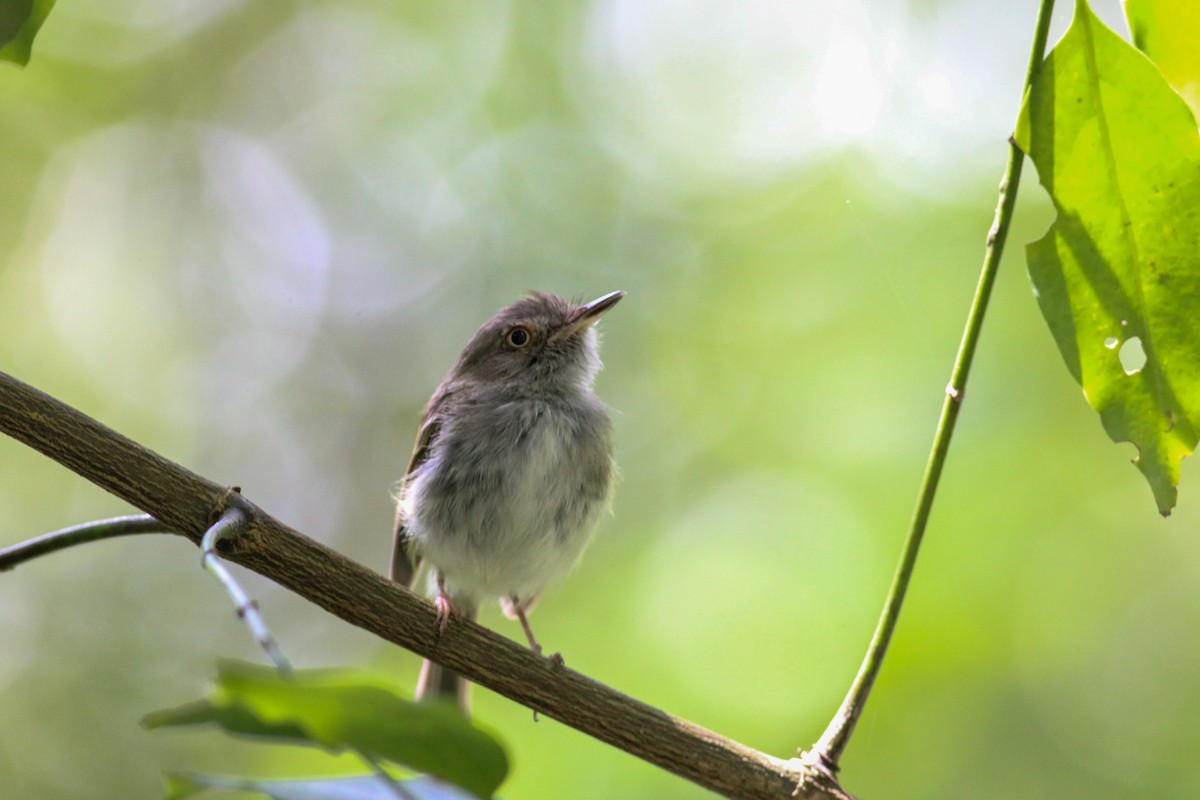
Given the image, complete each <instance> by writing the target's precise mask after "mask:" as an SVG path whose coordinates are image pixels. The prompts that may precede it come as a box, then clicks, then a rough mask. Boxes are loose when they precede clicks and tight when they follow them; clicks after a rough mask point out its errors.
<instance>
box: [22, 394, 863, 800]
mask: <svg viewBox="0 0 1200 800" xmlns="http://www.w3.org/2000/svg"><path fill="white" fill-rule="evenodd" d="M0 430H2V431H3V432H4V433H7V434H8V435H10V436H12V437H13V438H15V439H18V440H20V441H21V442H24V443H25V444H27V445H29V446H30V447H32V448H34V449H35V450H38V451H40V452H41V453H43V454H45V455H47V456H49V457H50V458H52V459H54V460H55V461H57V462H59V463H60V464H63V465H64V466H66V467H67V468H69V469H71V470H72V471H74V472H76V473H78V474H79V475H82V476H83V477H85V478H87V479H88V480H90V481H91V482H92V483H95V484H97V485H98V486H101V487H102V488H104V489H107V490H108V491H109V492H112V493H113V494H115V495H117V496H118V497H120V498H122V499H123V500H126V501H127V502H129V503H131V504H132V505H134V506H137V507H138V508H140V509H142V510H143V511H146V512H147V513H149V514H152V515H154V516H155V517H157V518H158V519H159V520H161V521H162V522H163V523H165V524H167V525H168V526H170V527H171V528H173V529H175V530H177V531H178V532H180V533H181V534H183V535H184V536H186V537H187V538H189V539H191V540H192V541H193V542H194V543H196V544H199V543H200V540H201V537H202V536H203V535H204V531H205V529H207V528H208V526H209V525H210V524H211V522H212V520H213V519H214V518H215V516H214V515H216V514H219V513H220V512H222V511H223V510H224V508H225V505H226V503H227V502H228V497H229V489H227V488H226V487H224V486H221V485H219V484H216V483H213V482H212V481H210V480H207V479H205V478H202V477H201V476H199V475H197V474H195V473H193V472H190V471H189V470H187V469H185V468H184V467H181V466H180V465H178V464H176V463H174V462H172V461H169V460H168V459H165V458H163V457H162V456H160V455H158V454H157V453H154V452H152V451H150V450H148V449H146V448H144V447H142V446H141V445H139V444H137V443H136V442H134V441H132V440H131V439H128V438H126V437H124V436H122V435H121V434H119V433H117V432H116V431H113V430H111V429H110V428H107V427H105V426H104V425H101V424H100V423H99V422H97V421H96V420H94V419H92V418H90V417H88V416H86V415H84V414H82V413H81V412H79V411H76V410H75V409H73V408H71V407H70V406H67V405H65V404H64V403H61V402H59V401H58V400H56V399H54V398H52V397H50V396H48V395H46V394H43V393H42V392H39V391H38V390H36V389H34V388H33V387H31V386H27V385H26V384H24V383H21V382H20V381H18V380H16V379H15V378H12V377H11V376H9V375H6V374H5V373H2V372H0ZM246 508H247V510H248V512H249V514H250V520H249V522H248V524H247V525H246V527H245V530H244V532H243V533H242V534H241V535H239V536H238V537H237V538H235V539H232V540H226V541H225V542H223V545H228V548H227V549H226V548H225V547H222V551H221V555H222V557H223V558H226V559H228V560H230V561H234V562H236V563H239V564H241V565H243V566H245V567H247V568H249V569H251V570H254V571H255V572H257V573H259V574H260V575H263V576H265V577H267V578H270V579H271V580H273V581H275V582H276V583H278V584H280V585H281V586H284V587H285V588H287V589H290V590H291V591H293V592H295V593H296V594H298V595H300V596H301V597H304V598H306V599H308V600H310V601H312V602H313V603H315V604H317V605H318V606H320V607H321V608H323V609H325V610H326V611H328V612H330V613H331V614H333V615H335V616H337V617H340V618H341V619H343V620H345V621H346V622H349V623H350V624H352V625H356V626H358V627H360V628H363V629H364V630H367V631H370V632H371V633H373V634H375V635H376V636H379V637H380V638H382V639H386V640H387V641H389V642H393V643H395V644H398V645H400V646H401V647H404V648H406V649H408V650H411V651H413V652H414V653H418V654H420V655H422V656H427V657H429V658H431V659H433V660H434V661H437V662H438V663H440V664H443V665H445V666H446V667H449V668H450V669H453V670H454V671H455V672H458V673H460V674H462V675H464V676H466V677H467V678H468V679H470V680H472V681H474V682H475V683H478V684H479V685H480V686H486V687H487V688H489V689H491V690H492V691H494V692H496V693H498V694H501V695H504V696H505V697H508V698H509V699H511V700H515V701H516V702H518V703H521V704H522V705H525V706H528V707H529V708H531V709H534V710H535V711H537V712H538V713H540V714H545V715H546V716H548V717H553V718H554V719H557V720H559V721H560V722H562V723H564V724H566V725H569V726H571V727H573V728H576V729H577V730H579V731H582V732H583V733H586V734H588V735H590V736H593V737H595V738H597V739H599V740H601V741H603V742H607V743H608V744H611V745H613V746H615V747H619V748H621V749H622V750H624V751H625V752H627V753H630V754H632V755H634V756H637V757H638V758H641V759H644V760H646V761H649V762H650V763H652V764H656V765H658V766H659V767H662V768H663V769H666V770H669V771H671V772H673V773H675V774H677V775H680V776H682V777H684V778H687V779H688V780H691V781H694V782H695V783H697V784H699V785H701V786H703V787H705V788H708V789H710V790H712V791H714V792H717V793H719V794H722V795H725V796H727V797H737V798H786V797H790V796H791V794H792V791H793V790H794V789H795V788H796V786H797V785H798V782H799V781H800V780H801V779H802V778H807V779H808V782H807V783H806V786H805V789H806V791H807V792H809V794H808V795H807V796H810V797H816V798H841V797H846V795H845V794H844V793H842V792H841V790H840V789H839V788H838V787H837V784H836V782H835V781H833V778H832V776H830V775H828V774H814V772H813V770H812V769H806V768H805V767H804V766H803V765H802V764H801V763H800V761H799V760H798V759H790V760H787V761H785V760H782V759H778V758H775V757H773V756H769V755H766V754H765V753H760V752H758V751H757V750H753V749H751V748H749V747H746V746H744V745H741V744H739V743H737V742H734V741H731V740H729V739H726V738H724V737H722V736H719V735H717V734H715V733H713V732H712V731H708V730H705V729H704V728H701V727H699V726H697V725H693V724H692V723H690V722H687V721H685V720H682V719H679V718H677V717H673V716H671V715H670V714H667V713H665V712H663V711H660V710H658V709H656V708H654V707H652V706H649V705H646V704H645V703H642V702H639V701H637V700H634V699H633V698H631V697H628V696H626V695H623V694H621V693H620V692H617V691H615V690H614V689H611V688H609V687H607V686H605V685H603V684H601V683H597V682H596V681H593V680H591V679H590V678H587V677H585V676H583V675H580V674H579V673H577V672H574V671H573V670H571V669H568V668H566V667H556V666H554V665H552V663H551V662H550V660H549V659H546V658H542V657H539V656H536V655H534V654H533V653H532V652H530V651H529V650H528V649H526V648H524V647H521V646H519V645H517V644H516V643H514V642H512V641H510V640H508V639H506V638H504V637H503V636H500V635H498V634H496V633H494V632H492V631H491V630H488V629H487V628H484V627H482V626H480V625H477V624H474V623H472V622H468V621H465V620H462V621H458V622H456V623H455V624H453V625H451V626H450V629H449V630H448V631H447V632H446V635H445V636H444V637H442V640H441V642H440V643H439V642H437V641H436V640H435V638H434V622H435V615H434V610H433V606H432V605H431V604H429V603H428V602H426V601H425V600H424V599H422V598H421V597H419V596H417V595H415V594H413V593H412V592H410V591H408V590H407V589H404V588H402V587H400V586H397V585H396V584H394V583H391V582H390V581H388V580H387V579H385V578H384V577H383V576H381V575H379V574H377V573H375V572H373V571H371V570H369V569H367V568H365V567H363V566H362V565H360V564H357V563H355V562H354V561H351V560H350V559H348V558H346V557H345V556H342V555H341V554H339V553H337V552H335V551H333V550H330V549H329V548H327V547H325V546H323V545H321V544H319V543H318V542H315V541H313V540H312V539H310V538H308V537H306V536H304V535H303V534H300V533H298V532H296V531H294V530H292V529H291V528H289V527H287V526H286V525H284V524H282V523H281V522H279V521H278V520H276V519H275V518H273V517H271V516H270V515H268V514H266V513H265V512H263V511H262V510H261V509H259V508H258V507H257V506H255V505H253V503H250V502H249V501H247V502H246Z"/></svg>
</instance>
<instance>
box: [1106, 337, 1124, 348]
mask: <svg viewBox="0 0 1200 800" xmlns="http://www.w3.org/2000/svg"><path fill="white" fill-rule="evenodd" d="M1120 343H1121V340H1120V339H1118V338H1117V337H1115V336H1110V337H1108V338H1107V339H1105V340H1104V346H1105V347H1107V348H1108V349H1109V350H1112V349H1113V348H1114V347H1116V346H1117V345H1119V344H1120Z"/></svg>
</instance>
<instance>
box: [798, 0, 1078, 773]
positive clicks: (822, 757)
mask: <svg viewBox="0 0 1200 800" xmlns="http://www.w3.org/2000/svg"><path fill="white" fill-rule="evenodd" d="M1053 10H1054V0H1042V3H1041V8H1040V9H1039V10H1038V18H1037V23H1036V26H1035V30H1034V36H1033V46H1032V48H1031V50H1030V54H1029V66H1028V68H1027V69H1026V72H1025V91H1026V92H1027V91H1028V90H1029V86H1030V84H1031V83H1032V82H1033V78H1034V76H1035V75H1036V74H1037V71H1038V70H1039V69H1040V67H1041V64H1042V61H1043V58H1044V56H1045V52H1046V39H1047V36H1048V35H1049V29H1050V16H1051V12H1052V11H1053ZM1023 160H1024V154H1023V153H1022V152H1021V150H1020V149H1019V148H1018V147H1017V146H1016V145H1015V144H1014V143H1012V142H1011V141H1010V142H1009V150H1008V164H1007V166H1006V167H1005V170H1004V178H1003V179H1002V180H1001V182H1000V199H999V202H998V204H997V207H996V218H995V221H994V222H993V223H992V227H991V230H990V231H988V236H987V248H986V250H985V251H984V257H983V269H982V271H981V273H980V275H979V284H978V286H977V287H976V289H975V298H974V301H973V302H972V303H971V311H970V313H969V314H968V316H967V324H966V328H965V330H964V331H963V338H962V343H961V344H960V345H959V349H958V356H957V357H956V358H955V360H954V369H953V372H952V373H951V378H950V384H949V385H948V386H947V387H946V397H945V399H944V400H943V402H942V412H941V416H940V417H939V418H938V425H937V432H936V433H935V434H934V438H933V447H932V449H931V450H930V453H929V460H928V462H927V464H926V466H925V475H924V477H923V479H922V481H921V488H920V492H919V494H918V496H917V506H916V510H915V511H914V512H913V517H912V522H911V524H910V526H909V531H908V539H907V541H906V542H905V545H904V552H903V554H902V555H901V558H900V563H899V565H898V566H897V568H896V574H895V576H894V577H893V579H892V586H891V589H890V590H889V591H888V596H887V600H886V601H885V602H884V606H883V613H882V614H881V615H880V617H879V624H878V626H877V627H876V629H875V634H874V636H873V637H872V639H871V644H870V645H869V646H868V648H867V653H866V656H865V657H864V658H863V663H862V666H861V667H860V668H859V670H858V675H857V676H855V678H854V683H853V684H852V685H851V686H850V691H849V693H848V694H847V695H846V699H845V700H844V701H843V702H842V705H841V708H839V709H838V712H837V714H836V715H834V717H833V720H832V721H831V722H830V723H829V727H827V728H826V729H825V733H824V734H823V735H822V736H821V738H820V739H819V740H818V741H817V743H816V744H814V745H813V746H812V748H811V749H809V750H808V751H807V752H805V753H803V754H802V760H803V761H804V763H805V764H807V765H808V766H809V767H810V768H813V769H822V768H823V769H824V770H827V771H828V772H829V773H835V772H836V771H837V769H838V762H839V761H840V760H841V756H842V752H843V751H844V750H845V748H846V744H847V742H849V740H850V735H851V733H853V731H854V725H855V723H856V722H857V721H858V718H859V715H860V714H862V710H863V706H864V705H865V703H866V701H867V696H868V695H869V694H870V693H871V687H872V686H873V685H874V684H875V678H876V677H877V676H878V674H879V668H880V667H881V666H882V664H883V657H884V654H885V653H886V652H887V647H888V643H889V642H890V641H891V638H892V634H893V633H894V632H895V629H896V622H897V620H898V619H899V616H900V607H901V605H902V604H903V603H904V594H905V592H906V591H907V589H908V584H909V580H910V579H911V578H912V572H913V566H914V565H915V564H916V561H917V552H918V550H919V549H920V547H921V539H922V537H923V536H924V534H925V526H926V524H927V523H928V521H929V512H930V510H931V509H932V508H933V498H934V495H935V494H936V492H937V486H938V479H939V478H940V477H941V474H942V466H943V465H944V464H945V462H946V454H947V453H948V452H949V450H950V439H951V437H952V436H953V434H954V424H955V422H956V421H957V419H958V412H959V409H960V408H961V407H962V400H963V392H964V390H965V389H966V385H967V376H968V374H969V373H970V370H971V362H972V360H973V359H974V357H975V348H976V346H977V345H978V343H979V334H980V331H981V330H982V329H983V318H984V314H985V313H986V311H987V305H988V299H989V298H990V297H991V293H992V286H993V285H994V283H995V281H996V273H997V271H998V270H999V267H1000V256H1001V255H1002V253H1003V251H1004V242H1005V239H1006V238H1007V236H1008V227H1009V224H1010V223H1011V222H1012V217H1013V209H1014V208H1015V205H1016V201H1017V186H1018V185H1019V183H1020V180H1021V164H1022V162H1023Z"/></svg>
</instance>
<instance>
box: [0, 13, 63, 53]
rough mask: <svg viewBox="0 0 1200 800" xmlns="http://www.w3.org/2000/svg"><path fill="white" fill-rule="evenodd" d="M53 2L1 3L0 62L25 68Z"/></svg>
mask: <svg viewBox="0 0 1200 800" xmlns="http://www.w3.org/2000/svg"><path fill="white" fill-rule="evenodd" d="M52 8H54V0H0V61H11V62H13V63H14V64H20V65H21V66H25V65H26V64H28V63H29V56H30V53H31V52H32V50H33V37H35V36H37V32H38V30H40V29H41V27H42V23H43V22H45V21H46V17H48V16H50V9H52Z"/></svg>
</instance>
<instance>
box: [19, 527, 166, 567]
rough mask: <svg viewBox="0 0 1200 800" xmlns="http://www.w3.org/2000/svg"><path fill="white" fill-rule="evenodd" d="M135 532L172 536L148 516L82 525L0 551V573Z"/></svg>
mask: <svg viewBox="0 0 1200 800" xmlns="http://www.w3.org/2000/svg"><path fill="white" fill-rule="evenodd" d="M135 533H175V531H173V530H171V529H170V528H168V527H167V526H166V525H164V524H162V523H161V522H159V521H158V520H157V519H155V518H154V517H152V516H150V515H149V514H135V515H133V516H129V517H114V518H112V519H99V520H96V521H94V522H85V523H83V524H82V525H73V526H71V527H70V528H63V529H62V530H58V531H54V532H53V533H47V534H44V535H42V536H38V537H37V538H35V539H30V540H28V541H25V542H21V543H20V544H14V545H13V546H12V547H6V548H4V549H3V550H0V572H4V571H6V570H10V569H12V568H13V567H15V566H18V565H19V564H23V563H24V562H26V561H32V560H33V559H35V558H37V557H38V556H45V555H49V554H50V553H55V552H58V551H59V550H65V549H67V548H68V547H74V546H75V545H77V544H87V543H88V542H98V541H100V540H101V539H112V538H115V537H117V536H129V535H132V534H135Z"/></svg>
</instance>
